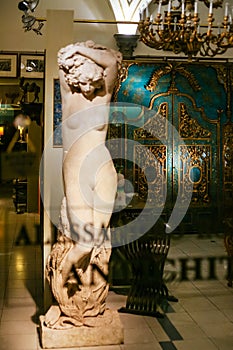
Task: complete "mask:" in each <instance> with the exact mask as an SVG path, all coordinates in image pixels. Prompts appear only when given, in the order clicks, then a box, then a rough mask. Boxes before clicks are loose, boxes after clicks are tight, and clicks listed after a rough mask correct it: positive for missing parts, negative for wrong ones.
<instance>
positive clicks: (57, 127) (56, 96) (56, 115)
mask: <svg viewBox="0 0 233 350" xmlns="http://www.w3.org/2000/svg"><path fill="white" fill-rule="evenodd" d="M61 108H62V105H61V92H60V81H59V79H54V81H53V147H62V110H61Z"/></svg>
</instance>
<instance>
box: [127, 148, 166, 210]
mask: <svg viewBox="0 0 233 350" xmlns="http://www.w3.org/2000/svg"><path fill="white" fill-rule="evenodd" d="M134 157H135V164H142V166H141V167H139V166H137V165H136V166H135V189H136V191H137V193H138V197H139V199H140V200H146V199H147V201H148V202H150V203H151V204H153V205H156V206H158V207H159V206H162V205H163V204H164V194H165V193H166V178H167V172H166V158H167V148H166V146H164V145H148V146H147V145H146V146H141V145H140V146H139V145H136V146H135V148H134Z"/></svg>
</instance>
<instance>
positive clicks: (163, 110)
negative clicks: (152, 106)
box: [134, 102, 168, 140]
mask: <svg viewBox="0 0 233 350" xmlns="http://www.w3.org/2000/svg"><path fill="white" fill-rule="evenodd" d="M158 114H159V115H160V116H162V117H163V118H157V117H156V116H157V113H155V115H154V116H153V117H151V118H149V119H148V120H147V122H146V123H145V124H144V125H143V126H142V127H141V128H137V129H135V130H134V140H154V139H164V138H166V136H167V115H168V104H167V102H164V103H161V105H160V106H159V110H158Z"/></svg>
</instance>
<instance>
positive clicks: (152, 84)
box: [146, 63, 201, 92]
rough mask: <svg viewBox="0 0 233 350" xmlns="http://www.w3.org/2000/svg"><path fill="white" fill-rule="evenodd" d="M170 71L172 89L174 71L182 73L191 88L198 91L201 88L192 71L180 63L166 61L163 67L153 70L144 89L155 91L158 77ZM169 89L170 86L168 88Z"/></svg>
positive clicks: (173, 85)
mask: <svg viewBox="0 0 233 350" xmlns="http://www.w3.org/2000/svg"><path fill="white" fill-rule="evenodd" d="M170 72H172V76H171V79H172V83H171V87H172V88H173V89H174V87H175V81H174V79H175V74H176V72H178V73H180V74H181V75H183V76H184V77H185V78H186V79H187V81H188V82H189V84H190V86H191V87H192V89H193V90H194V91H199V90H201V86H200V85H199V83H198V81H197V79H196V78H195V76H194V75H193V73H191V72H190V71H189V70H188V69H187V68H186V67H185V66H183V65H182V64H181V63H174V64H172V63H168V64H167V65H166V66H164V67H163V68H159V69H157V70H156V71H154V72H153V74H152V76H151V78H150V80H149V82H148V84H147V85H146V89H147V90H149V91H151V92H152V91H155V89H156V86H157V84H158V81H159V79H160V78H161V77H162V76H164V75H166V74H168V73H170ZM170 89H171V88H170Z"/></svg>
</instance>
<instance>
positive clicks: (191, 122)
mask: <svg viewBox="0 0 233 350" xmlns="http://www.w3.org/2000/svg"><path fill="white" fill-rule="evenodd" d="M179 132H180V136H181V137H182V138H184V139H203V138H210V137H211V132H210V131H209V130H207V129H204V128H203V127H202V126H201V125H200V124H199V123H198V121H197V120H196V119H194V118H192V117H190V116H189V114H188V111H187V108H186V106H185V104H184V103H180V104H179Z"/></svg>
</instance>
